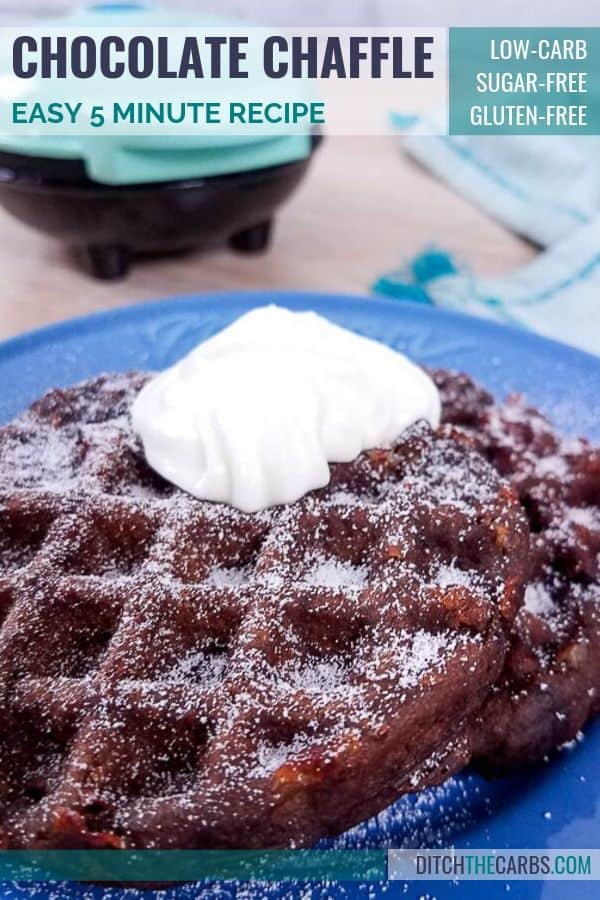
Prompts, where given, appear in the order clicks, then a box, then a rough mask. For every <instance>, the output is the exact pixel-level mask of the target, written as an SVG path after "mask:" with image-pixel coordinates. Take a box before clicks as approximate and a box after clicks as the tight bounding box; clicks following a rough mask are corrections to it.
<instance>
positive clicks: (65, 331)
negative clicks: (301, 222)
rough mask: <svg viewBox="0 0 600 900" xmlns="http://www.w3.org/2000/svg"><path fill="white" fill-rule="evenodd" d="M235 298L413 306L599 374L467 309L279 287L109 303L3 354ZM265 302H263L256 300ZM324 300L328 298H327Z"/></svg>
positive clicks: (573, 350)
mask: <svg viewBox="0 0 600 900" xmlns="http://www.w3.org/2000/svg"><path fill="white" fill-rule="evenodd" d="M234 298H235V302H236V305H244V304H247V303H249V302H250V301H254V300H256V301H257V302H256V303H254V302H252V303H250V305H251V306H252V307H255V306H259V305H261V306H264V305H266V304H269V303H275V304H276V303H277V301H278V300H279V301H280V302H281V303H282V305H284V306H287V307H288V308H289V309H299V310H301V309H305V308H306V307H307V305H308V304H309V303H310V302H311V301H314V303H315V305H316V306H319V307H321V309H324V308H326V307H327V306H328V305H329V304H331V305H332V306H339V307H340V308H342V307H346V308H348V307H349V306H350V307H352V308H360V309H361V310H362V309H363V308H364V306H365V304H368V305H369V306H378V307H379V308H380V309H384V310H386V312H388V313H391V312H395V313H399V312H401V310H403V309H407V308H409V307H412V308H413V309H414V310H416V309H418V310H419V315H420V316H423V317H424V318H430V317H431V318H434V317H435V318H436V319H437V320H438V321H439V320H440V319H441V320H442V321H443V320H446V321H448V322H454V323H456V322H458V323H460V322H463V323H464V324H465V326H466V327H467V328H468V329H469V330H470V331H471V332H473V331H479V332H482V333H485V334H490V335H492V336H497V337H498V338H501V339H504V340H508V339H511V338H512V339H513V340H515V341H518V342H519V343H524V344H526V345H527V347H528V348H530V347H531V346H532V345H533V346H537V347H539V348H540V349H544V350H546V351H553V352H554V353H556V354H558V356H559V357H560V358H561V360H562V361H564V362H569V361H574V362H577V361H578V362H579V363H580V364H584V365H590V366H592V367H594V368H598V370H599V372H600V357H597V356H595V355H594V354H592V353H588V352H587V351H585V350H580V349H579V348H577V347H573V346H571V345H569V344H566V343H563V342H562V341H556V340H554V339H552V338H548V337H545V336H543V335H540V334H538V333H537V332H534V331H528V330H526V329H524V328H523V329H522V328H516V327H514V326H512V325H505V324H503V323H499V322H493V321H490V320H489V319H484V318H478V317H476V316H472V315H468V314H467V313H461V312H456V311H455V310H446V309H440V308H439V307H436V306H428V305H426V304H417V303H415V302H414V301H411V300H410V299H408V298H407V299H402V298H394V299H390V298H387V297H378V296H373V295H368V294H344V293H329V292H319V291H279V290H276V289H269V290H267V291H265V290H252V291H233V290H232V291H210V292H206V293H199V294H174V295H173V296H170V297H159V298H156V299H146V300H142V301H137V302H134V303H126V304H123V305H122V306H115V307H110V308H109V309H103V310H96V311H94V312H91V313H84V314H82V315H78V316H71V317H68V318H66V319H62V320H60V321H58V322H53V323H50V324H48V325H42V326H40V327H38V328H34V329H30V330H27V331H24V332H22V333H18V334H16V335H14V336H11V337H8V338H4V339H3V340H1V341H0V355H1V356H2V357H3V358H7V357H9V356H12V355H16V354H18V353H19V352H20V351H21V350H26V349H29V348H31V347H34V346H36V345H38V344H40V343H42V342H44V341H48V340H50V341H51V340H52V339H53V338H61V337H63V336H65V335H68V336H73V334H76V333H82V332H86V331H88V330H89V329H92V328H93V327H94V326H95V325H97V324H98V323H101V322H107V323H110V322H112V321H114V320H117V319H121V320H129V319H132V318H133V319H135V318H137V317H138V316H139V315H140V314H143V313H151V314H156V315H161V314H164V312H166V311H169V312H176V311H177V309H178V308H184V307H186V306H187V305H188V304H192V303H196V304H198V303H207V304H209V305H210V304H211V303H213V304H214V303H219V302H221V303H227V302H231V301H232V300H233V299H234ZM258 301H261V302H258ZM324 301H325V302H324Z"/></svg>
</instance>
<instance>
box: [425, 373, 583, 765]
mask: <svg viewBox="0 0 600 900" xmlns="http://www.w3.org/2000/svg"><path fill="white" fill-rule="evenodd" d="M433 375H434V378H435V380H436V382H437V385H438V388H439V389H440V392H441V396H442V403H443V420H444V421H445V422H448V423H451V424H452V426H453V427H456V426H459V427H461V428H462V429H464V430H465V433H466V434H467V435H469V439H470V440H472V441H473V443H474V445H475V446H477V447H479V449H481V450H482V452H483V453H484V454H485V455H486V457H487V458H488V460H489V461H490V462H491V463H492V464H493V465H494V467H495V468H496V469H497V470H498V471H499V472H500V473H501V474H502V475H503V476H504V477H507V478H508V479H509V480H510V482H511V483H512V485H513V487H514V488H515V490H516V491H517V493H518V495H519V497H520V499H521V502H522V504H523V506H524V508H525V509H526V511H527V514H528V518H529V523H530V528H531V553H530V556H531V563H530V574H529V584H528V586H527V589H526V592H525V602H524V607H523V609H522V610H521V611H520V612H519V614H518V616H517V618H516V620H515V624H514V628H513V631H512V634H511V647H510V651H509V654H508V656H507V662H506V666H505V670H504V672H503V675H502V678H501V679H500V680H499V682H498V684H497V686H496V687H495V689H494V690H493V691H492V693H491V695H490V698H489V700H488V701H487V702H486V704H485V705H484V707H483V710H482V713H481V714H480V715H479V716H477V718H476V721H475V726H474V729H473V734H472V735H471V740H472V745H473V752H474V754H475V756H476V757H478V758H479V764H480V766H481V767H482V768H484V769H485V770H487V771H489V772H492V773H493V772H498V771H502V770H504V769H507V768H511V767H514V766H517V765H520V764H522V763H527V762H532V761H534V760H537V759H539V758H541V757H543V756H544V755H546V754H547V753H549V752H550V751H551V750H553V749H554V748H556V747H557V746H559V745H561V744H563V743H565V742H568V741H570V740H572V739H574V738H575V737H576V736H577V735H578V732H579V730H580V729H581V728H582V726H583V725H584V724H585V722H586V721H587V720H588V719H589V718H590V717H591V716H592V715H594V714H595V713H596V712H598V710H599V709H600V450H599V449H598V448H596V447H593V446H591V445H590V444H589V442H588V441H586V440H582V439H571V438H563V437H560V436H559V435H558V434H557V433H556V432H555V430H554V429H553V428H552V426H551V425H550V424H549V422H548V420H547V419H545V418H544V417H543V416H542V415H541V414H540V413H539V412H537V411H536V410H535V409H533V408H531V407H529V406H527V405H526V404H525V403H524V401H523V400H522V399H521V398H520V397H518V396H512V397H509V398H508V400H507V402H506V403H504V404H501V405H496V404H494V402H493V400H492V398H491V397H490V395H489V394H487V393H486V392H485V391H483V390H482V389H481V388H479V387H478V386H477V385H476V384H475V383H474V382H473V381H472V380H471V379H470V378H469V377H468V376H466V375H459V374H456V373H451V372H446V371H438V372H434V373H433Z"/></svg>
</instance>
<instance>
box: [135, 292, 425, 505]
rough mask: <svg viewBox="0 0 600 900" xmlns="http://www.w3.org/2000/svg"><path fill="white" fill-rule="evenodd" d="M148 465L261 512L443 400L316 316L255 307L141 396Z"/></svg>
mask: <svg viewBox="0 0 600 900" xmlns="http://www.w3.org/2000/svg"><path fill="white" fill-rule="evenodd" d="M132 417H133V425H134V428H135V430H136V431H137V433H138V434H139V436H140V437H141V440H142V443H143V446H144V452H145V455H146V459H147V461H148V464H149V465H150V466H151V467H152V468H153V469H155V470H156V471H157V472H159V473H160V474H161V475H162V476H163V477H164V478H166V479H167V480H168V481H170V482H172V483H173V484H175V485H177V486H178V487H180V488H182V489H183V490H184V491H187V492H189V493H190V494H193V495H194V496H195V497H199V498H201V499H205V500H215V501H220V502H222V503H228V504H230V505H232V506H235V507H237V508H238V509H241V510H243V511H244V512H255V511H257V510H261V509H265V508H267V507H269V506H274V505H277V504H281V503H292V502H293V501H294V500H298V499H299V498H300V497H302V496H303V495H304V494H306V493H307V492H308V491H310V490H313V489H314V488H319V487H323V486H324V485H325V484H327V482H328V481H329V465H328V464H329V463H330V462H348V461H350V460H352V459H354V458H355V457H356V456H358V454H359V453H360V452H361V451H363V450H366V449H369V448H373V447H384V446H387V445H389V444H390V443H391V442H392V441H393V440H394V439H395V438H397V437H398V436H399V435H401V434H402V432H403V431H404V430H405V429H406V428H408V426H410V425H412V424H413V423H414V422H416V421H417V420H419V419H424V420H426V421H427V422H429V423H430V424H431V425H432V426H433V427H436V426H437V425H438V423H439V418H440V399H439V394H438V391H437V388H436V387H435V385H434V383H433V381H432V380H431V379H430V378H429V376H428V375H427V374H426V373H425V372H424V371H423V370H422V369H420V368H419V367H418V366H416V365H414V364H413V363H412V362H410V360H409V359H407V358H406V357H405V356H403V355H402V354H401V353H396V352H395V351H394V350H391V349H390V348H389V347H386V346H385V345H383V344H380V343H378V342H377V341H373V340H370V339H368V338H365V337H361V336H359V335H357V334H355V333H353V332H351V331H347V330H346V329H345V328H341V327H339V326H338V325H334V324H333V323H332V322H329V321H328V320H327V319H325V318H323V317H322V316H320V315H317V314H316V313H313V312H290V311H289V310H287V309H282V308H280V307H277V306H265V307H261V308H258V309H254V310H252V311H251V312H249V313H246V314H245V315H243V316H241V317H240V318H239V319H237V320H236V321H235V322H233V324H232V325H230V326H229V327H228V328H225V330H224V331H221V332H220V333H219V334H217V335H215V336H214V337H212V338H209V339H208V340H207V341H204V342H203V343H201V344H199V345H198V347H196V348H195V349H194V350H192V352H191V353H189V354H188V355H187V356H185V357H184V358H183V359H181V360H180V361H179V362H177V363H176V364H175V365H174V366H172V367H171V368H170V369H167V370H166V371H164V372H161V373H160V374H159V375H157V376H156V377H155V378H153V379H152V380H151V381H149V382H148V384H146V385H145V386H144V388H142V390H141V391H140V393H139V395H138V396H137V397H136V399H135V401H134V403H133V407H132Z"/></svg>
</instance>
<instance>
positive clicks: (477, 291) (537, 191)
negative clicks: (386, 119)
mask: <svg viewBox="0 0 600 900" xmlns="http://www.w3.org/2000/svg"><path fill="white" fill-rule="evenodd" d="M406 149H407V151H408V153H409V154H411V155H412V156H413V157H414V158H415V159H417V160H418V161H419V162H421V163H422V164H423V165H425V166H426V167H427V168H429V169H430V170H431V171H432V172H433V173H434V174H435V175H437V176H438V177H440V178H442V179H443V180H444V181H446V182H447V183H449V184H450V185H452V186H453V187H454V188H455V189H456V190H458V191H459V192H460V193H462V194H463V195H464V196H465V197H467V198H469V199H471V200H473V201H474V202H476V203H477V204H478V205H480V206H481V207H483V208H484V209H486V210H487V211H488V212H489V213H490V215H492V216H493V217H494V218H497V219H499V220H500V221H501V222H503V223H504V224H505V225H506V226H507V227H508V228H510V229H511V230H513V231H515V232H516V233H518V234H520V235H523V236H524V237H526V238H528V239H529V240H531V241H532V242H534V243H536V244H537V245H539V246H540V247H541V248H543V249H542V251H541V252H540V253H539V255H538V256H537V257H536V258H535V259H534V261H533V262H532V263H530V264H528V265H527V266H524V267H522V268H520V269H518V270H517V271H516V272H513V273H511V274H510V275H508V276H505V277H502V278H479V277H477V276H476V275H475V274H473V273H470V272H468V271H467V270H466V269H464V268H463V267H462V266H461V265H460V264H457V262H456V261H455V260H454V259H452V257H451V256H450V255H449V254H447V253H445V252H444V251H443V250H439V249H431V248H429V249H427V250H425V251H424V252H423V253H421V254H420V255H419V256H418V257H417V258H416V259H414V260H412V261H411V263H409V264H408V265H407V266H405V267H404V268H401V269H399V270H396V271H393V272H390V273H387V274H386V275H384V276H382V277H381V278H379V279H378V281H377V282H376V284H375V285H374V290H375V291H376V292H378V293H383V294H386V295H388V296H396V295H397V296H403V297H406V296H407V287H408V294H409V297H410V298H412V299H414V300H419V301H421V302H427V303H434V304H436V305H439V306H444V307H446V308H449V309H456V310H460V311H461V312H466V313H472V314H475V315H480V316H485V317H486V318H489V319H494V320H496V321H499V322H505V323H509V324H512V325H519V326H522V327H525V328H530V329H532V330H534V331H538V332H540V333H541V334H544V335H546V336H547V337H552V338H555V339H556V340H562V341H565V342H567V343H570V344H573V345H574V346H576V347H579V348H581V349H584V350H588V351H589V352H591V353H597V354H600V138H597V137H570V136H565V137H563V136H551V137H547V136H520V135H519V136H502V137H491V136H490V137H475V136H473V137H453V136H452V137H449V136H439V137H430V136H421V135H419V134H418V128H417V133H414V134H412V135H410V136H409V137H408V138H407V139H406Z"/></svg>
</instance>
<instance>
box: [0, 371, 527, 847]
mask: <svg viewBox="0 0 600 900" xmlns="http://www.w3.org/2000/svg"><path fill="white" fill-rule="evenodd" d="M144 381H145V376H142V375H137V374H132V375H127V376H115V377H108V376H106V377H101V378H98V379H96V380H93V381H89V382H87V383H84V384H82V385H79V386H77V387H75V388H72V389H70V390H56V391H52V392H50V393H49V394H47V395H46V396H45V397H44V398H42V399H41V400H40V401H39V402H37V403H35V404H34V405H33V406H32V407H31V408H30V409H29V410H28V411H27V412H26V413H25V414H24V415H23V416H22V417H21V418H19V419H17V420H15V421H14V422H13V423H12V424H10V425H8V426H6V427H4V428H3V429H1V430H0V522H1V527H0V535H1V538H0V540H1V544H0V553H1V557H0V558H1V587H0V619H1V620H2V624H1V627H0V722H1V732H0V733H1V735H2V738H1V743H0V816H1V818H0V828H1V834H2V841H3V843H4V845H5V846H9V847H32V846H34V847H180V848H188V847H265V846H286V845H291V846H301V845H308V844H311V843H313V842H314V841H315V840H317V839H318V838H320V837H321V836H323V835H326V834H333V833H336V832H339V831H340V830H342V829H344V828H346V827H347V826H350V825H351V824H353V823H355V822H357V821H359V820H361V819H363V818H365V817H366V816H368V815H370V814H372V813H374V812H376V811H378V810H379V809H381V808H383V807H384V806H385V805H386V804H387V803H389V802H390V801H392V800H393V799H394V798H395V797H397V796H398V795H399V794H401V793H402V792H404V791H406V790H409V789H414V788H416V787H418V786H421V785H422V784H428V783H432V782H434V781H438V780H440V779H442V778H443V777H444V776H445V775H446V774H447V773H448V772H449V771H452V770H454V769H456V768H457V767H458V766H460V765H461V764H462V762H463V761H464V759H465V753H466V752H467V750H468V748H467V746H466V744H465V740H464V731H465V721H466V719H467V717H469V716H472V715H473V714H474V712H475V710H477V709H478V708H479V707H480V705H481V703H482V702H483V700H484V697H485V695H486V693H487V692H488V690H489V687H490V685H491V684H492V683H493V682H494V681H495V680H496V679H497V678H498V676H499V674H500V671H501V668H502V665H503V662H504V657H505V652H506V640H505V637H504V633H505V631H506V630H507V627H508V626H509V624H510V623H511V621H512V620H513V618H514V616H515V614H516V611H517V608H518V606H519V604H520V603H521V601H522V594H523V588H524V580H525V575H526V571H525V570H526V563H527V549H528V528H527V524H526V520H525V517H524V515H523V513H522V510H521V508H520V505H519V504H518V502H517V501H516V498H515V495H514V492H513V491H512V489H511V488H510V487H507V485H506V484H505V483H504V482H503V481H502V480H501V479H499V477H498V476H497V474H496V473H495V472H494V470H493V469H492V467H491V466H490V465H489V464H488V463H487V462H486V461H485V460H484V459H483V457H482V456H481V455H480V454H479V453H477V452H474V451H473V450H472V449H470V448H469V447H465V446H464V445H463V444H462V443H461V442H460V441H456V440H455V439H454V437H453V436H452V435H447V436H443V437H442V436H439V435H436V434H434V433H433V432H432V431H431V430H430V429H429V428H427V427H425V426H422V427H421V426H418V427H415V428H413V429H412V430H411V431H410V432H409V433H407V434H406V435H405V438H404V439H403V440H402V441H401V442H399V443H398V444H397V445H396V446H394V447H393V448H391V449H390V450H385V451H383V450H379V451H371V452H368V453H365V454H363V455H361V456H360V457H359V458H358V459H357V460H355V461H354V462H352V463H349V464H338V465H334V466H332V477H331V482H330V484H329V485H328V486H327V488H324V489H323V490H320V491H317V492H315V493H313V494H310V495H308V496H307V497H305V498H303V499H302V500H301V501H300V502H298V503H296V504H293V505H291V506H287V507H277V508H274V509H271V510H267V511H265V512H264V513H261V514H254V515H244V514H242V513H239V512H237V511H236V510H233V509H231V508H229V507H225V506H222V505H218V504H211V503H205V502H201V501H198V500H196V499H194V498H191V497H189V496H187V495H186V494H184V493H182V492H181V491H179V490H177V489H175V488H173V487H171V486H170V485H168V484H166V483H165V482H164V481H162V480H161V479H160V478H158V477H157V476H155V475H154V474H153V473H152V472H151V471H150V469H149V468H148V467H147V466H146V464H145V461H144V458H143V455H142V453H141V450H140V447H139V445H138V442H137V440H136V438H135V436H134V434H133V433H132V430H131V425H130V420H129V415H128V409H129V406H130V403H131V401H132V399H133V398H134V396H135V395H136V393H137V391H138V390H139V389H140V387H141V385H142V384H143V383H144Z"/></svg>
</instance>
